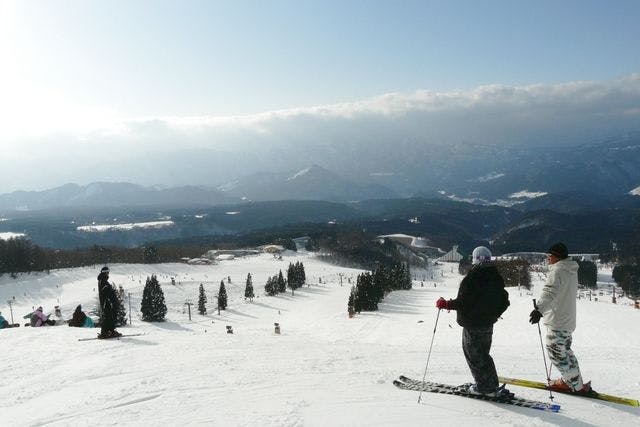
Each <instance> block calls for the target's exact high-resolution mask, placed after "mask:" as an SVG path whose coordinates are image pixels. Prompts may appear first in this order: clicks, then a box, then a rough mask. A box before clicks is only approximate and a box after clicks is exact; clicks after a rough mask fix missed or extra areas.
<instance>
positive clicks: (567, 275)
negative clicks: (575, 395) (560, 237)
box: [529, 243, 590, 392]
mask: <svg viewBox="0 0 640 427" xmlns="http://www.w3.org/2000/svg"><path fill="white" fill-rule="evenodd" d="M547 259H548V262H549V273H548V274H547V280H546V283H545V285H544V288H543V289H542V294H541V295H540V298H539V299H538V302H537V304H536V308H535V309H534V310H533V311H532V312H531V314H530V320H529V321H530V322H531V323H532V324H535V323H538V322H539V321H540V318H541V317H544V324H545V326H546V327H547V336H546V348H547V353H548V354H549V359H550V360H551V363H553V365H554V366H555V367H556V368H557V369H558V371H560V374H561V375H562V378H559V379H556V380H554V381H552V382H551V384H550V385H551V387H552V388H554V389H557V390H564V391H577V392H587V391H589V388H590V385H589V384H584V383H583V381H582V375H581V374H580V367H579V365H578V359H576V356H575V354H574V353H573V351H572V350H571V341H572V336H571V335H572V333H573V331H575V329H576V296H577V292H578V263H577V262H575V261H573V260H572V259H570V258H569V251H568V250H567V247H566V246H565V245H564V244H563V243H556V244H554V245H553V246H551V247H550V248H549V250H548V251H547Z"/></svg>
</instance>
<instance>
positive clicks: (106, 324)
mask: <svg viewBox="0 0 640 427" xmlns="http://www.w3.org/2000/svg"><path fill="white" fill-rule="evenodd" d="M115 323H116V322H115V313H114V310H113V307H112V306H111V304H110V303H108V302H107V303H105V304H104V305H103V306H102V318H101V319H100V333H101V334H104V333H105V332H109V331H113V330H114V329H115V328H116V324H115Z"/></svg>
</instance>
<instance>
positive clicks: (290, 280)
mask: <svg viewBox="0 0 640 427" xmlns="http://www.w3.org/2000/svg"><path fill="white" fill-rule="evenodd" d="M306 281H307V276H306V273H305V271H304V264H303V263H302V262H300V261H298V262H296V263H295V264H292V263H289V267H288V268H287V278H286V279H285V278H284V275H283V274H282V270H280V271H279V272H278V274H276V275H274V276H271V277H269V278H268V279H267V283H266V284H265V285H264V291H265V293H266V294H267V295H269V296H274V295H277V294H279V293H283V292H286V291H287V288H289V289H291V294H292V295H293V294H294V291H295V290H296V289H298V288H300V287H302V285H304V284H305V283H306ZM245 297H246V291H245Z"/></svg>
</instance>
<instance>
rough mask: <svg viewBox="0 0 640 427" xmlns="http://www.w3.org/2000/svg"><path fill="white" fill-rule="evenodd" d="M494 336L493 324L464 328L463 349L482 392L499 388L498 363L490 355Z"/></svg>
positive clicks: (477, 385) (477, 386)
mask: <svg viewBox="0 0 640 427" xmlns="http://www.w3.org/2000/svg"><path fill="white" fill-rule="evenodd" d="M492 337H493V325H492V326H488V327H482V328H463V329H462V350H463V351H464V357H465V359H467V365H469V369H471V375H473V379H474V380H475V383H476V388H477V390H478V391H479V392H480V393H491V392H494V391H495V390H496V389H497V388H498V374H497V373H496V365H495V364H494V363H493V358H491V356H490V355H489V350H491V339H492Z"/></svg>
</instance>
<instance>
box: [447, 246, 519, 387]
mask: <svg viewBox="0 0 640 427" xmlns="http://www.w3.org/2000/svg"><path fill="white" fill-rule="evenodd" d="M472 257H473V267H472V268H471V270H470V271H469V273H467V275H466V276H465V277H464V279H462V282H461V283H460V288H459V289H458V296H457V298H456V299H450V300H448V301H447V300H445V299H444V298H442V297H440V299H438V301H436V307H438V309H446V310H456V311H457V321H458V324H459V325H460V326H462V350H463V352H464V357H465V359H466V360H467V364H468V365H469V369H470V370H471V375H472V376H473V379H474V380H475V384H465V385H463V386H460V389H461V390H463V391H466V392H469V393H472V394H483V395H487V396H495V397H504V398H510V397H512V396H513V394H512V393H511V392H509V391H508V390H507V389H505V388H504V386H503V387H498V374H497V373H496V366H495V364H494V363H493V358H492V357H491V356H490V355H489V351H490V350H491V340H492V338H493V324H494V323H496V321H497V320H498V318H499V317H500V315H501V314H502V313H504V311H505V310H506V309H507V307H508V306H509V294H508V293H507V291H505V289H504V280H503V279H502V276H501V275H500V273H499V272H498V269H497V268H496V266H495V264H493V263H492V262H491V251H489V249H487V248H486V247H484V246H478V247H477V248H475V249H474V250H473V255H472Z"/></svg>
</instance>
